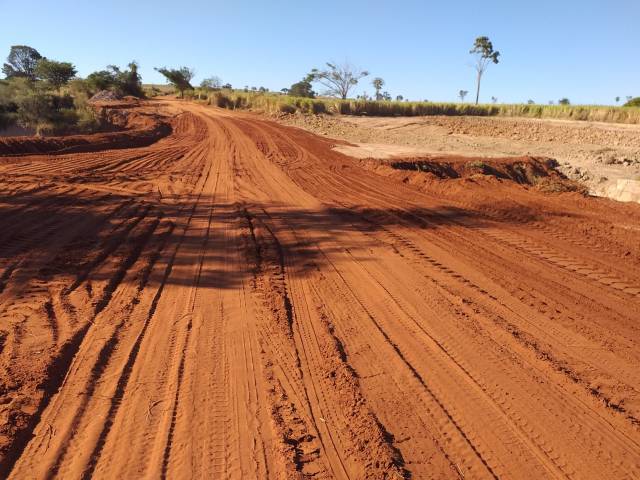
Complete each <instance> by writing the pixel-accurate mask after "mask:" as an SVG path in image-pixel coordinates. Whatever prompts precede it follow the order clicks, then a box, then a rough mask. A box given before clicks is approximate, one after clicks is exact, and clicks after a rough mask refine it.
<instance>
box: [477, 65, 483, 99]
mask: <svg viewBox="0 0 640 480" xmlns="http://www.w3.org/2000/svg"><path fill="white" fill-rule="evenodd" d="M481 79H482V72H478V88H477V90H476V105H478V101H479V100H480V80H481Z"/></svg>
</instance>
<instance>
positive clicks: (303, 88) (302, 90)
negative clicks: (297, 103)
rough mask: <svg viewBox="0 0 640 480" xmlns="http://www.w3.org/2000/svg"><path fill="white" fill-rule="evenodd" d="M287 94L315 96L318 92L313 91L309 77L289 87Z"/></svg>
mask: <svg viewBox="0 0 640 480" xmlns="http://www.w3.org/2000/svg"><path fill="white" fill-rule="evenodd" d="M287 94H289V95H291V96H294V97H306V98H315V96H316V92H314V91H313V87H312V85H311V82H309V80H307V79H303V80H300V81H299V82H297V83H294V84H293V85H291V88H289V89H287Z"/></svg>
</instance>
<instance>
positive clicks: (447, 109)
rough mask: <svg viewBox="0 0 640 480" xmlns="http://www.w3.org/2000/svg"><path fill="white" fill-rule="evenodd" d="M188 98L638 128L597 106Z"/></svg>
mask: <svg viewBox="0 0 640 480" xmlns="http://www.w3.org/2000/svg"><path fill="white" fill-rule="evenodd" d="M191 97H192V98H194V99H198V100H203V101H206V102H207V103H208V104H209V105H215V106H217V107H221V108H229V109H252V110H259V111H262V112H266V113H296V112H300V113H305V114H319V113H327V114H340V115H360V116H380V117H414V116H427V115H447V116H459V115H474V116H501V117H529V118H551V119H567V120H582V121H595V122H611V123H631V124H640V107H607V106H600V105H529V104H500V105H495V104H491V105H474V104H470V103H432V102H398V101H368V100H339V99H331V98H315V99H311V98H299V97H290V96H288V95H279V94H274V93H256V92H243V91H237V90H219V91H213V92H211V91H210V92H207V91H202V90H199V89H197V90H195V91H194V92H192V94H191Z"/></svg>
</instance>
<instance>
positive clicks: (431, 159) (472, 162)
mask: <svg viewBox="0 0 640 480" xmlns="http://www.w3.org/2000/svg"><path fill="white" fill-rule="evenodd" d="M360 164H361V165H362V166H364V167H365V168H367V169H368V170H372V171H375V172H376V173H379V174H382V175H385V176H390V177H394V178H396V179H399V180H401V181H402V182H404V183H412V184H420V183H422V184H430V183H433V182H434V181H436V182H437V181H443V180H463V181H468V180H470V181H474V180H483V181H484V183H486V184H488V185H491V184H492V183H493V182H495V181H497V182H502V181H507V182H514V183H517V184H519V185H523V186H527V187H534V188H536V189H539V190H541V191H546V192H569V191H570V192H585V191H586V190H585V188H584V187H582V186H581V185H580V184H579V183H577V182H575V181H573V180H570V179H568V178H567V177H566V176H565V175H563V174H562V173H561V172H560V171H559V170H558V169H557V167H558V162H556V161H555V160H554V159H551V158H544V157H528V156H524V157H506V158H482V157H461V156H427V157H424V156H421V157H419V158H402V159H391V160H386V161H385V160H374V159H366V160H361V161H360Z"/></svg>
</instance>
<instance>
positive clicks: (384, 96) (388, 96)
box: [382, 92, 391, 102]
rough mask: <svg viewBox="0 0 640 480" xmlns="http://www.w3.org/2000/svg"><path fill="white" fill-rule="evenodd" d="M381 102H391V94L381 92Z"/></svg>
mask: <svg viewBox="0 0 640 480" xmlns="http://www.w3.org/2000/svg"><path fill="white" fill-rule="evenodd" d="M382 100H384V101H385V102H390V101H391V94H390V93H389V92H382Z"/></svg>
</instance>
